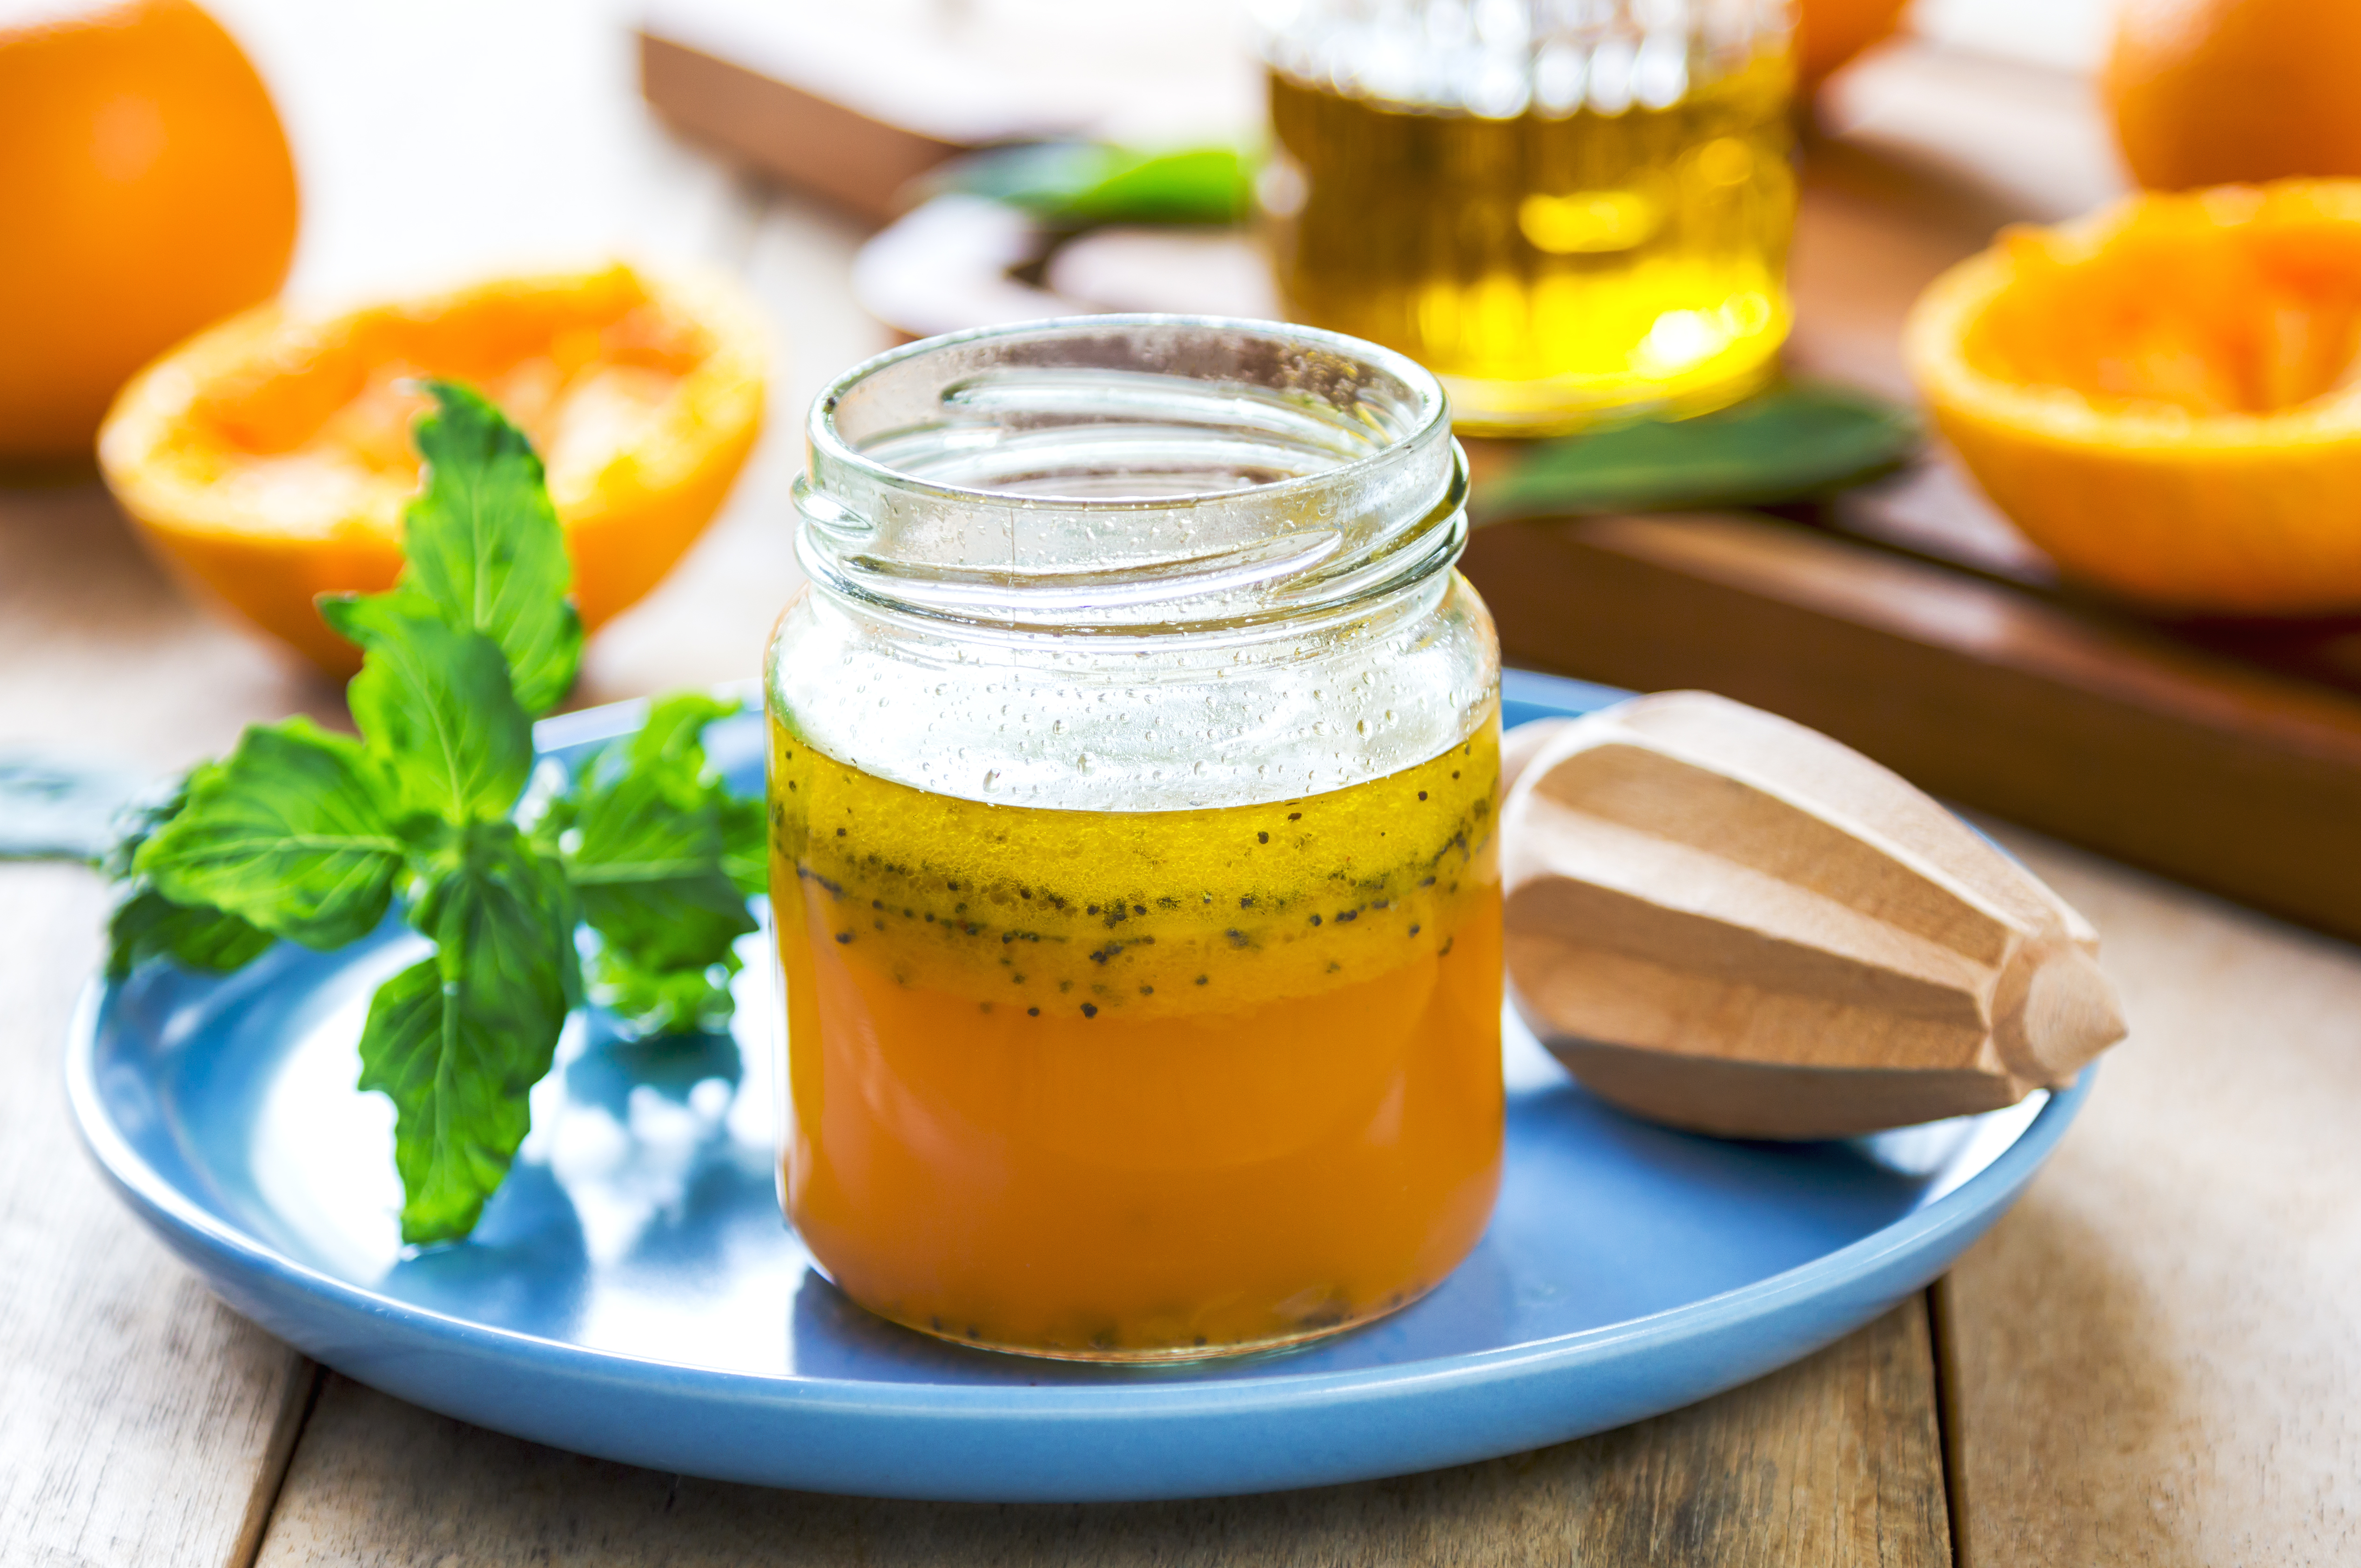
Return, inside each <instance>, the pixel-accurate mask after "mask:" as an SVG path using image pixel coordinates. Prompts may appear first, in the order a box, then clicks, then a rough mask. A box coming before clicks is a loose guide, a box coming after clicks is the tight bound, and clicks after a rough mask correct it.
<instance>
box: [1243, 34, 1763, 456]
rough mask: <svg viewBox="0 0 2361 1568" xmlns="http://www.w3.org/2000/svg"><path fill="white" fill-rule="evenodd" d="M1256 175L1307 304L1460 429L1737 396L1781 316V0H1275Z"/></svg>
mask: <svg viewBox="0 0 2361 1568" xmlns="http://www.w3.org/2000/svg"><path fill="white" fill-rule="evenodd" d="M1262 9H1263V11H1264V20H1265V33H1264V38H1265V55H1266V58H1267V60H1268V65H1269V76H1270V107H1271V129H1272V141H1273V157H1272V160H1271V162H1270V164H1269V166H1268V168H1267V170H1265V173H1264V177H1263V180H1262V182H1261V186H1260V192H1261V197H1262V205H1263V209H1264V213H1265V214H1266V218H1267V220H1268V230H1269V234H1270V237H1271V241H1272V247H1271V248H1272V257H1273V261H1274V265H1275V269H1276V273H1277V277H1278V280H1279V289H1280V291H1281V293H1282V294H1284V295H1285V296H1286V298H1287V300H1288V302H1289V308H1290V312H1291V313H1293V314H1294V315H1295V316H1296V317H1297V318H1298V319H1301V320H1303V321H1308V322H1314V323H1318V324H1320V325H1322V326H1324V327H1333V328H1334V329H1336V330H1337V331H1340V332H1349V333H1354V334H1358V335H1360V336H1363V337H1367V338H1372V339H1374V340H1376V341H1377V342H1379V343H1383V344H1386V345H1389V346H1391V347H1394V348H1398V349H1400V350H1401V351H1402V352H1403V353H1405V354H1408V355H1410V356H1412V357H1413V358H1415V359H1417V360H1418V361H1419V362H1420V363H1422V364H1423V365H1427V366H1430V367H1433V369H1434V370H1436V371H1437V372H1438V373H1439V374H1440V375H1441V376H1442V378H1443V381H1444V386H1445V387H1447V388H1448V389H1450V393H1451V400H1452V405H1453V408H1454V410H1455V412H1456V414H1457V416H1458V419H1459V423H1460V428H1461V429H1462V430H1465V431H1470V432H1480V433H1490V434H1508V435H1518V434H1539V433H1548V432H1553V431H1564V430H1571V429H1577V428H1580V427H1581V426H1583V425H1585V424H1587V423H1591V422H1597V421H1598V420H1600V419H1602V418H1607V417H1621V416H1626V415H1631V414H1636V413H1660V414H1687V413H1698V412H1702V411H1706V410H1708V409H1710V408H1715V407H1719V406H1720V405H1721V404H1724V403H1727V402H1730V401H1733V400H1736V399H1738V398H1740V397H1742V396H1744V395H1745V394H1746V393H1747V392H1749V391H1752V390H1753V389H1755V388H1756V387H1758V386H1760V385H1761V384H1762V383H1763V381H1764V380H1766V379H1767V378H1769V377H1770V375H1771V374H1772V372H1773V368H1774V365H1775V356H1776V355H1777V351H1778V348H1779V345H1780V343H1781V342H1782V341H1783V340H1784V338H1785V337H1786V335H1787V328H1788V323H1789V309H1788V303H1787V293H1786V282H1785V278H1786V254H1787V241H1788V236H1789V234H1790V232H1791V230H1792V229H1793V227H1794V225H1795V175H1794V172H1793V170H1792V169H1791V168H1790V167H1789V161H1788V160H1789V148H1790V140H1791V133H1790V130H1789V126H1788V118H1787V106H1788V100H1789V98H1790V96H1791V95H1792V93H1793V91H1794V82H1795V67H1794V62H1793V58H1792V49H1791V38H1790V33H1791V27H1790V19H1789V16H1788V7H1787V3H1786V0H1265V3H1264V5H1263V6H1262Z"/></svg>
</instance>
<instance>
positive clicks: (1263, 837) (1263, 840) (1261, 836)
mask: <svg viewBox="0 0 2361 1568" xmlns="http://www.w3.org/2000/svg"><path fill="white" fill-rule="evenodd" d="M1255 842H1256V843H1257V844H1268V843H1269V842H1270V835H1269V834H1268V833H1257V834H1256V835H1255Z"/></svg>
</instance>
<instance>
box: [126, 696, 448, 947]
mask: <svg viewBox="0 0 2361 1568" xmlns="http://www.w3.org/2000/svg"><path fill="white" fill-rule="evenodd" d="M393 794H394V791H393V788H392V786H391V784H390V783H389V782H388V781H387V780H386V779H385V777H384V775H383V774H382V773H379V770H378V769H377V767H376V765H375V764H374V763H373V762H370V760H369V759H368V757H367V756H366V755H365V754H364V753H363V752H362V750H361V748H360V745H359V743H358V742H357V741H354V740H347V739H346V738H345V737H344V736H341V735H331V734H329V733H328V732H327V731H325V730H324V729H320V728H318V727H317V726H316V725H313V723H312V722H311V721H310V720H308V719H303V718H291V719H288V720H286V721H284V722H283V723H280V724H274V725H253V726H249V727H248V728H247V731H246V733H245V734H244V735H243V736H242V737H240V738H239V740H238V743H237V750H236V751H233V752H231V753H230V755H229V758H228V760H227V761H225V762H209V763H206V764H204V765H203V766H202V767H199V768H198V769H196V770H195V772H193V773H191V774H190V777H189V793H188V801H187V804H186V806H183V807H182V809H181V812H180V814H179V815H178V816H176V817H173V818H172V819H171V820H170V822H168V823H166V824H165V825H164V826H163V827H162V828H159V829H157V831H156V833H155V836H154V837H152V838H150V839H148V840H147V842H146V843H144V844H142V845H141V846H140V848H139V850H138V853H137V856H136V857H135V858H134V860H133V866H134V868H135V869H136V870H137V872H139V873H140V874H141V875H143V876H146V877H148V878H150V879H151V880H152V881H153V883H154V885H155V888H156V890H157V892H159V893H160V894H163V895H164V897H166V898H168V899H170V901H171V902H173V903H175V904H181V905H191V906H196V907H206V908H213V909H219V910H223V911H225V912H226V913H228V914H231V915H235V916H238V917H240V918H241V919H244V920H247V921H248V922H250V923H251V924H253V925H255V926H257V927H260V928H261V929H263V930H265V931H268V932H269V933H271V934H272V935H273V936H279V937H286V938H291V939H292V940H294V941H298V942H301V943H302V944H303V945H304V946H306V947H311V948H336V947H342V946H343V945H344V944H345V943H346V942H350V941H354V940H357V939H358V938H361V937H365V936H367V935H368V933H369V932H370V931H372V930H374V929H375V928H376V927H377V924H378V922H379V920H381V919H383V918H384V917H385V911H386V905H387V904H388V903H389V902H390V900H391V898H392V896H393V890H394V883H395V881H396V879H397V878H398V877H399V876H400V875H401V866H402V856H403V852H404V849H405V846H404V844H403V841H402V839H401V836H400V834H399V833H398V832H397V831H396V830H395V828H394V826H393V822H392V809H391V807H392V804H393V803H392V801H391V799H390V796H392V795H393Z"/></svg>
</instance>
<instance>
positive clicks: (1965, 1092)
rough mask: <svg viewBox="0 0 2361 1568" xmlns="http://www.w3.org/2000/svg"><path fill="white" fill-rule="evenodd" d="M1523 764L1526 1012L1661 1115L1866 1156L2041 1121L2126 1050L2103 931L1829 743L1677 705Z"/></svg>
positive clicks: (1520, 739)
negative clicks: (2113, 1050)
mask: <svg viewBox="0 0 2361 1568" xmlns="http://www.w3.org/2000/svg"><path fill="white" fill-rule="evenodd" d="M1509 752H1510V760H1511V766H1512V767H1514V768H1515V771H1516V782H1515V784H1514V785H1513V787H1512V788H1511V789H1510V791H1509V794H1508V797H1507V801H1506V804H1505V806H1504V807H1503V813H1502V828H1503V840H1502V841H1503V845H1504V852H1505V854H1506V856H1507V864H1506V868H1505V869H1506V883H1507V888H1508V964H1509V976H1510V981H1511V982H1512V984H1513V986H1514V988H1515V992H1516V996H1517V999H1518V1005H1519V1006H1520V1008H1521V1010H1522V1011H1523V1013H1524V1014H1525V1016H1526V1018H1527V1020H1528V1021H1529V1022H1530V1023H1531V1024H1532V1026H1533V1029H1534V1031H1535V1033H1536V1034H1538V1035H1540V1036H1542V1037H1543V1040H1544V1042H1545V1043H1547V1044H1548V1045H1549V1047H1550V1048H1551V1049H1552V1050H1553V1051H1554V1052H1555V1053H1556V1055H1557V1056H1558V1058H1560V1059H1561V1060H1563V1061H1564V1062H1565V1064H1566V1066H1567V1067H1568V1068H1569V1069H1572V1070H1573V1071H1574V1073H1575V1074H1576V1076H1577V1077H1579V1078H1581V1079H1582V1080H1583V1081H1584V1082H1585V1083H1586V1084H1587V1085H1588V1086H1589V1087H1590V1088H1591V1089H1593V1090H1594V1091H1597V1092H1598V1093H1600V1094H1601V1095H1604V1096H1605V1097H1606V1098H1608V1099H1610V1100H1613V1101H1615V1102H1618V1103H1620V1104H1623V1105H1625V1106H1627V1107H1628V1108H1630V1109H1631V1110H1633V1111H1636V1112H1638V1113H1641V1114H1642V1115H1645V1116H1649V1117H1652V1118H1653V1119H1655V1120H1658V1121H1663V1122H1668V1123H1672V1124H1675V1125H1679V1126H1685V1127H1692V1128H1696V1129H1697V1130H1699V1131H1704V1132H1711V1133H1719V1134H1723V1135H1732V1136H1743V1137H1775V1138H1812V1137H1832V1136H1840V1135H1850V1134H1854V1133H1861V1132H1867V1131H1871V1130H1873V1129H1875V1128H1879V1127H1890V1126H1898V1125H1903V1124H1909V1123H1915V1122H1924V1121H1931V1120H1934V1119H1936V1118H1938V1117H1943V1116H1954V1115H1960V1114H1964V1113H1970V1112H1976V1111H1988V1110H1993V1109H1996V1108H1997V1107H2000V1106H2003V1105H2009V1104H2014V1103H2015V1102H2017V1101H2019V1100H2021V1099H2023V1098H2024V1097H2025V1095H2026V1093H2028V1092H2029V1091H2032V1090H2033V1089H2035V1088H2036V1087H2038V1086H2042V1085H2059V1084H2063V1083H2065V1082H2067V1081H2069V1080H2070V1079H2071V1078H2072V1077H2073V1075H2074V1074H2075V1072H2077V1071H2078V1070H2080V1069H2081V1067H2082V1065H2083V1064H2084V1063H2085V1062H2087V1061H2089V1060H2090V1059H2091V1058H2092V1057H2094V1056H2096V1055H2097V1054H2098V1053H2099V1052H2100V1051H2102V1050H2103V1049H2104V1048H2106V1047H2108V1046H2109V1045H2111V1044H2113V1043H2114V1041H2116V1040H2119V1039H2121V1038H2122V1037H2123V1035H2124V1024H2123V1018H2122V1014H2121V1010H2120V1008H2119V1006H2118V1005H2117V1003H2116V1001H2115V997H2114V991H2113V989H2112V988H2111V987H2110V986H2109V985H2108V983H2107V981H2106V979H2105V977H2104V976H2103V975H2102V974H2101V973H2100V971H2099V969H2098V965H2097V962H2096V954H2097V950H2098V938H2097V935H2096V933H2095V932H2093V931H2092V928H2091V927H2090V924H2089V922H2087V921H2085V920H2084V919H2083V918H2082V917H2081V916H2080V915H2078V914H2076V913H2075V912H2074V911H2073V910H2072V909H2071V908H2070V907H2068V906H2067V905H2066V904H2065V903H2064V901H2062V900H2061V899H2059V897H2058V895H2057V894H2054V893H2052V892H2050V890H2049V889H2048V887H2046V886H2044V885H2043V884H2042V883H2040V882H2039V881H2038V880H2037V879H2036V878H2035V877H2034V876H2032V875H2031V874H2030V873H2029V872H2026V871H2025V870H2024V869H2023V868H2022V867H2020V866H2018V865H2017V864H2016V863H2015V861H2011V860H2010V859H2008V858H2007V857H2006V856H2004V855H2003V854H2002V853H2000V851H1999V850H1995V849H1993V847H1992V846H1991V845H1990V844H1988V843H1986V842H1985V841H1984V840H1983V839H1981V838H1979V837H1978V836H1977V835H1976V834H1975V833H1974V832H1973V831H1972V830H1971V829H1970V828H1968V827H1967V826H1966V825H1965V824H1963V823H1962V822H1960V820H1959V818H1958V817H1954V816H1952V815H1951V813H1950V812H1949V811H1947V810H1945V809H1944V808H1943V807H1942V806H1939V805H1938V804H1936V803H1935V802H1934V801H1933V800H1931V799H1929V798H1928V797H1927V795H1923V794H1921V793H1920V792H1919V791H1918V790H1916V789H1915V788H1913V787H1912V786H1911V785H1910V784H1906V783H1905V782H1904V781H1903V780H1902V779H1900V778H1899V777H1897V776H1895V775H1894V773H1890V772H1888V771H1887V770H1885V769H1884V768H1882V767H1880V766H1878V765H1877V764H1876V763H1874V762H1871V761H1869V759H1867V758H1866V757H1863V756H1861V754H1860V753H1858V752H1856V751H1850V750H1849V749H1848V748H1846V747H1844V746H1842V745H1839V744H1838V743H1837V742H1836V741H1834V740H1829V739H1828V737H1826V736H1824V735H1820V734H1817V733H1816V732H1814V731H1812V730H1810V729H1805V728H1804V727H1803V726H1801V725H1798V724H1795V723H1791V722H1790V721H1788V720H1786V719H1784V718H1777V717H1775V716H1774V715H1772V714H1768V713H1764V712H1762V711H1761V710H1759V709H1756V708H1752V707H1746V706H1744V705H1743V704H1741V703H1735V702H1731V701H1730V700H1728V699H1726V698H1723V697H1718V696H1710V695H1708V694H1706V693H1703V692H1669V693H1664V694H1662V695H1659V696H1646V697H1638V698H1634V699H1633V700H1631V701H1630V702H1626V703H1622V704H1620V705H1618V706H1617V707H1612V708H1607V709H1604V710H1602V711H1600V712H1598V713H1595V714H1592V715H1590V716H1588V717H1587V718H1581V719H1578V720H1575V721H1573V722H1570V723H1565V724H1562V725H1560V726H1559V727H1557V728H1556V729H1554V730H1552V731H1550V732H1547V733H1545V734H1543V735H1542V736H1539V737H1535V738H1528V737H1526V736H1524V735H1523V734H1522V733H1521V732H1519V733H1516V734H1513V735H1512V737H1511V740H1510V747H1509Z"/></svg>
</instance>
